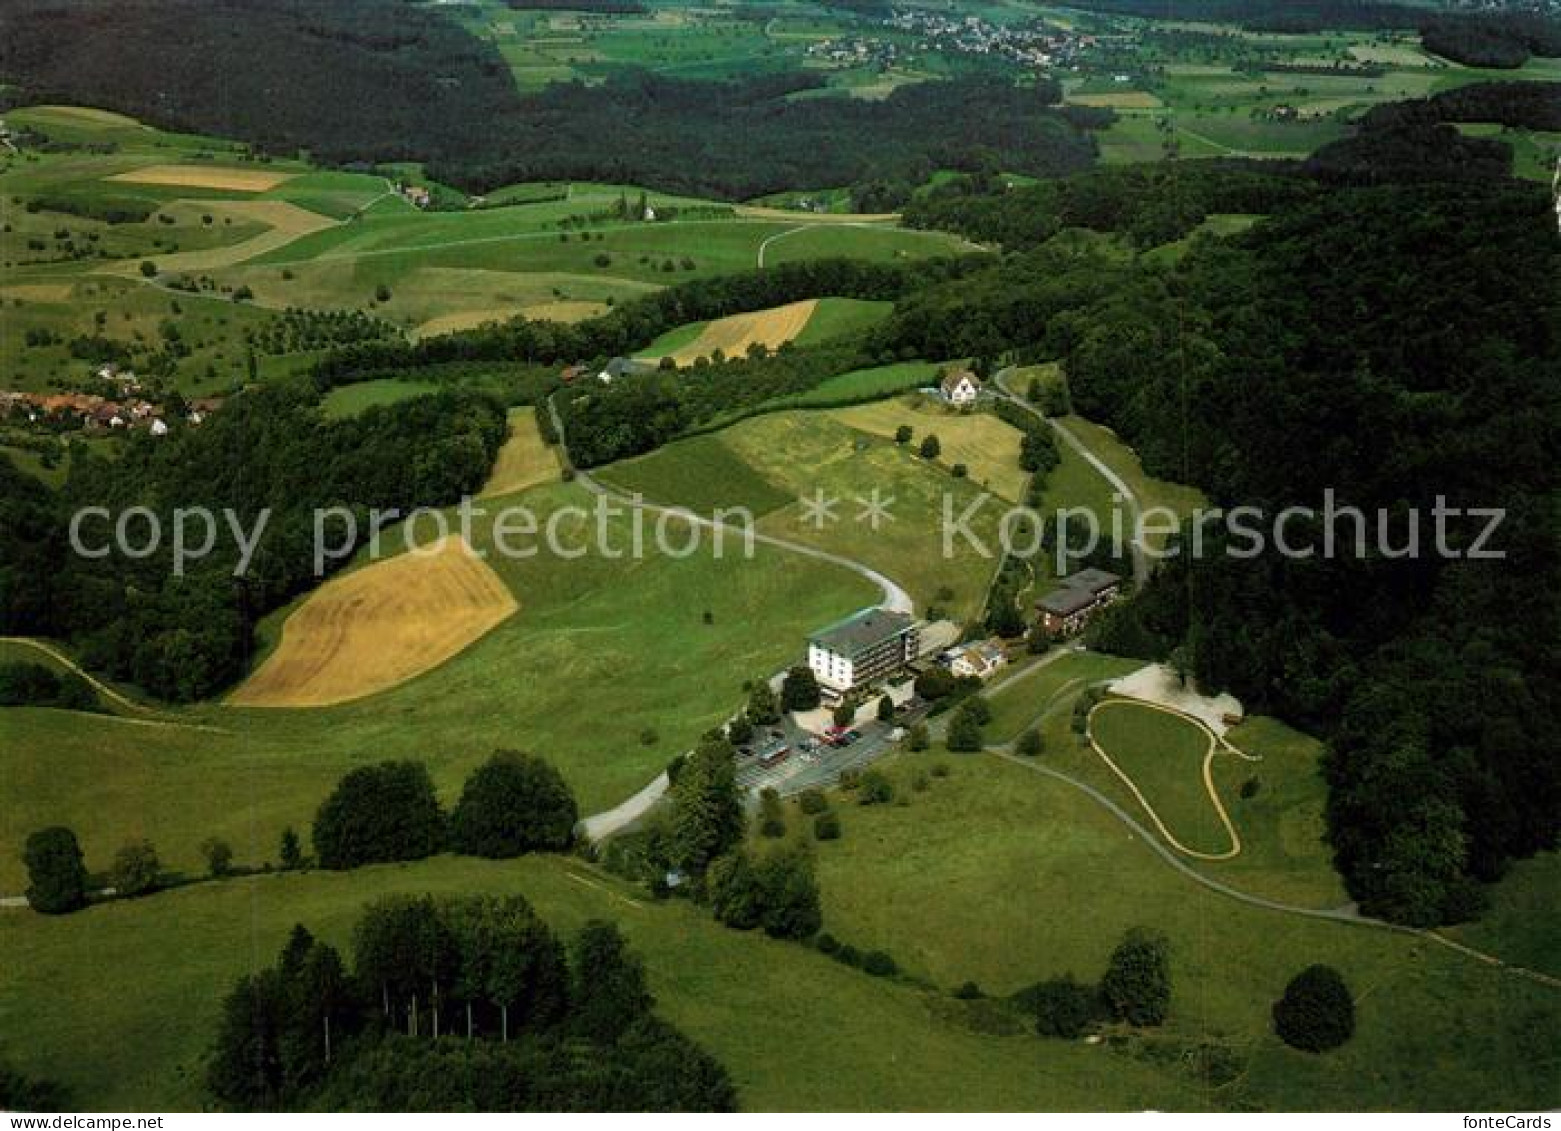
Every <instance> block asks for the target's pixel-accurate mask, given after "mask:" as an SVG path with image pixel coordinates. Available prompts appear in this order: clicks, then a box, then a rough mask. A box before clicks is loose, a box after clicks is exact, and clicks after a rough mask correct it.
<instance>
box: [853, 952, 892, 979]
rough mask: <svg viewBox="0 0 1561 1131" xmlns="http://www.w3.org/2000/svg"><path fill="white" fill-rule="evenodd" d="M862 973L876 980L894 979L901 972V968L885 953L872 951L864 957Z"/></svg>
mask: <svg viewBox="0 0 1561 1131" xmlns="http://www.w3.org/2000/svg"><path fill="white" fill-rule="evenodd" d="M862 971H863V973H866V974H871V975H872V976H873V977H875V978H892V977H894V975H896V974H898V973H899V972H900V966H899V963H897V962H895V960H894V958H893V957H892V956H891V955H889V954H888V953H886V952H885V951H882V950H870V951H868V952H867V953H866V954H864V955H862Z"/></svg>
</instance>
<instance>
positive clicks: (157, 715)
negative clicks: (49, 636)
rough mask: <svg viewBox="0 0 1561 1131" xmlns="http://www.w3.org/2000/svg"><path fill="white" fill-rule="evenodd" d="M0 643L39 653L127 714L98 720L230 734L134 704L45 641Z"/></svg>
mask: <svg viewBox="0 0 1561 1131" xmlns="http://www.w3.org/2000/svg"><path fill="white" fill-rule="evenodd" d="M0 644H11V645H15V646H17V647H21V648H32V649H34V650H36V651H39V652H42V653H43V654H44V655H45V656H48V657H49V658H50V659H51V660H53V661H55V662H56V663H57V664H59V665H60V666H61V667H63V668H64V669H65V670H66V671H68V672H70V673H71V674H72V675H74V676H77V677H78V678H80V679H81V680H82V681H83V682H85V683H86V684H87V686H88V687H90V688H92V690H93V691H95V692H97V693H98V694H99V695H101V696H102V697H103V698H104V699H106V700H107V701H108V702H110V703H112V704H113V705H114V706H116V707H118V708H119V709H120V710H122V711H126V712H128V715H99V716H98V717H99V718H107V719H113V720H114V721H115V722H120V723H133V724H135V725H136V726H155V727H182V728H184V729H185V730H203V731H206V732H208V733H210V734H231V733H232V732H231V731H229V730H225V729H224V728H222V727H215V726H208V725H206V724H205V723H192V722H188V721H186V720H184V719H180V718H177V717H175V716H173V715H166V714H163V713H162V712H160V711H155V710H153V709H152V708H151V707H147V706H145V705H143V704H141V703H137V702H136V701H135V700H134V699H131V698H129V697H128V696H126V695H124V694H122V693H121V692H119V691H116V690H115V689H114V688H112V687H110V686H109V685H108V684H106V683H104V682H103V681H102V680H100V679H99V678H98V677H97V676H95V675H93V674H92V673H91V672H89V671H87V670H86V669H85V668H83V667H82V666H81V665H80V664H78V663H77V662H76V661H75V660H73V659H71V657H70V656H69V655H67V654H66V653H65V652H64V651H63V650H62V649H60V648H56V647H55V646H54V645H53V644H51V643H49V642H48V641H47V640H39V639H37V638H35V637H31V636H0Z"/></svg>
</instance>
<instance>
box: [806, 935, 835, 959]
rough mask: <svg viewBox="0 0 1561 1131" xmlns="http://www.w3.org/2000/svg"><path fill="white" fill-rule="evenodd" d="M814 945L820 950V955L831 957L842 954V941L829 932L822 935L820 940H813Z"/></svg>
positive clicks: (819, 937)
mask: <svg viewBox="0 0 1561 1131" xmlns="http://www.w3.org/2000/svg"><path fill="white" fill-rule="evenodd" d="M813 945H814V946H816V947H817V948H818V950H819V953H820V954H827V955H829V956H830V957H834V956H835V955H837V954H839V953H840V940H839V939H837V938H835V936H834V935H832V934H830V933H829V932H828V931H824V932H822V933H820V934H819V936H818V938H816V939H814V940H813Z"/></svg>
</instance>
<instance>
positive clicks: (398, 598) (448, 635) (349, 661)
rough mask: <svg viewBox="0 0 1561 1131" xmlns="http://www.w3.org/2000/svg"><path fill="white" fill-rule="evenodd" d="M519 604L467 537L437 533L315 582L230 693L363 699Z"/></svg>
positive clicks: (428, 666)
mask: <svg viewBox="0 0 1561 1131" xmlns="http://www.w3.org/2000/svg"><path fill="white" fill-rule="evenodd" d="M518 608H519V605H518V604H517V602H516V600H515V597H514V596H513V595H512V594H511V593H510V591H509V590H508V589H507V588H505V586H504V582H503V581H502V580H501V579H500V578H499V576H498V574H496V573H494V572H493V570H492V569H490V568H489V567H488V566H487V565H485V564H484V563H483V562H482V561H481V560H480V559H478V558H477V557H476V555H475V554H473V553H472V550H471V547H470V546H468V545H467V544H466V543H465V542H463V541H462V540H460V539H458V538H443V539H440V540H439V541H438V542H435V543H432V544H431V545H429V546H427V547H425V548H423V549H420V550H409V551H408V552H406V553H404V554H402V555H401V556H399V557H395V558H391V559H389V560H387V561H382V562H375V563H374V564H372V565H368V566H364V567H363V568H362V569H358V570H355V571H353V572H352V573H349V574H346V575H345V576H343V577H338V578H335V579H333V580H331V581H328V582H326V583H325V584H324V585H322V586H320V588H318V589H316V590H315V591H314V592H313V593H311V594H310V595H309V597H308V598H307V599H306V600H305V601H304V603H303V604H302V605H301V606H299V608H298V609H297V610H296V611H295V612H293V614H292V615H291V616H289V617H288V618H287V623H286V624H285V625H284V626H283V628H282V642H281V644H280V645H279V646H278V647H277V649H276V651H274V652H272V653H271V655H270V656H268V657H267V658H266V660H265V662H264V663H263V664H261V666H260V668H259V669H258V670H257V671H256V672H255V673H254V674H253V675H252V676H250V677H249V679H247V680H245V681H244V683H243V685H242V686H240V687H239V689H238V690H237V691H235V692H234V693H233V694H232V696H230V697H229V702H231V703H233V704H234V705H235V706H243V707H324V706H329V705H330V704H333V703H345V702H348V701H350V700H353V699H362V698H364V697H366V696H369V695H374V694H376V693H378V692H381V691H384V690H386V689H388V688H391V687H395V686H397V685H398V684H402V683H405V682H406V681H407V680H409V679H413V678H415V677H417V676H419V675H422V674H423V673H424V672H427V671H430V670H432V669H433V668H436V667H438V666H439V665H440V664H442V663H444V662H445V661H446V660H448V659H450V658H451V657H452V656H455V655H456V654H457V653H459V652H460V651H462V650H463V649H464V648H466V647H467V646H469V645H470V644H472V643H473V642H474V641H476V640H478V639H480V638H481V637H482V636H484V635H485V634H486V633H488V632H490V631H492V630H493V629H494V628H495V627H496V626H498V625H499V624H500V623H502V622H503V621H504V620H505V619H507V618H508V617H510V616H512V615H513V614H514V613H515V612H516V610H517V609H518Z"/></svg>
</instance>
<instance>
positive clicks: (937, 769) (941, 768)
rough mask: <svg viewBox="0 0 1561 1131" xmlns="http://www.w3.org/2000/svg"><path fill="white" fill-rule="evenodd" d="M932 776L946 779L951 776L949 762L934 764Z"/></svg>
mask: <svg viewBox="0 0 1561 1131" xmlns="http://www.w3.org/2000/svg"><path fill="white" fill-rule="evenodd" d="M932 776H933V777H935V778H946V777H948V776H949V764H948V763H947V762H934V763H933V764H932Z"/></svg>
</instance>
